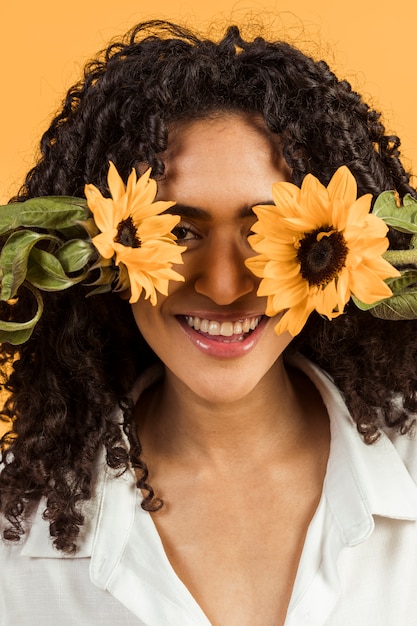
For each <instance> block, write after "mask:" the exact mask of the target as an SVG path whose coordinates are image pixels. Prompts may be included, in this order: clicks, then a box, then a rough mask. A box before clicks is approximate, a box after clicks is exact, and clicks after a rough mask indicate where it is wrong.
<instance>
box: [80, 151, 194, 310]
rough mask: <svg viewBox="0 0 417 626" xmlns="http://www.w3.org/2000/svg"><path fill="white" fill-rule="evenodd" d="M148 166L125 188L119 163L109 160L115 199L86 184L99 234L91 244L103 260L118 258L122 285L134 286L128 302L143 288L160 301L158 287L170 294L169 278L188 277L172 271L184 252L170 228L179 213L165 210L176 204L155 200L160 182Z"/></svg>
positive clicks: (125, 286) (129, 181)
mask: <svg viewBox="0 0 417 626" xmlns="http://www.w3.org/2000/svg"><path fill="white" fill-rule="evenodd" d="M150 173H151V169H150V168H149V169H148V170H147V171H146V172H145V173H144V174H143V175H142V176H141V177H140V178H139V179H137V177H136V172H135V170H132V172H131V174H130V175H129V178H128V181H127V185H126V187H125V185H124V183H123V180H122V179H121V177H120V176H119V174H118V172H117V169H116V167H115V166H114V164H113V163H111V162H110V166H109V173H108V177H107V180H108V186H109V189H110V193H111V198H105V197H104V196H103V195H102V194H101V192H100V191H99V190H98V189H97V187H95V186H94V185H86V186H85V196H86V198H87V202H88V207H89V209H90V210H91V212H92V213H93V216H94V222H95V224H96V226H97V228H98V229H99V230H100V233H99V234H98V235H96V236H95V237H92V243H93V244H94V246H95V247H96V248H97V250H98V251H99V253H100V254H101V256H102V257H103V258H104V259H111V258H113V257H114V262H115V264H116V265H117V266H119V269H120V275H119V276H120V278H119V283H120V288H121V289H124V288H129V287H130V292H131V296H130V302H131V303H133V302H137V300H138V299H139V297H140V295H141V293H142V290H143V289H144V290H145V298H150V301H151V304H153V305H155V304H156V300H157V298H156V291H159V292H160V293H162V294H164V295H167V293H168V283H169V281H170V280H176V281H183V280H184V277H183V276H181V274H178V272H176V271H174V270H173V269H172V265H173V264H174V263H182V262H183V261H182V258H181V253H182V252H183V251H184V250H185V249H186V248H185V247H184V246H178V245H177V244H176V243H175V241H176V238H175V236H174V235H173V234H172V232H171V231H172V229H173V228H174V227H175V226H176V225H177V224H178V222H179V220H180V217H179V216H177V215H171V214H162V213H163V212H164V211H166V210H167V209H169V208H170V207H171V206H173V205H174V204H175V202H163V201H157V202H154V199H155V196H156V192H157V185H156V182H155V181H154V180H153V179H151V178H150Z"/></svg>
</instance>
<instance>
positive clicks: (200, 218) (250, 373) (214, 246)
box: [132, 114, 291, 402]
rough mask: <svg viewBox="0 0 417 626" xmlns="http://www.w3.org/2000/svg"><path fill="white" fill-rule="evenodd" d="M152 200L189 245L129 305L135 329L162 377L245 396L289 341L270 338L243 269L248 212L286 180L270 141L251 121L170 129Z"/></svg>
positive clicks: (212, 392) (212, 396)
mask: <svg viewBox="0 0 417 626" xmlns="http://www.w3.org/2000/svg"><path fill="white" fill-rule="evenodd" d="M164 162H165V164H166V172H165V177H164V179H163V180H162V181H160V182H159V183H158V196H157V197H158V199H161V200H172V201H175V202H176V203H177V204H176V206H175V207H173V211H174V212H175V213H176V214H179V215H181V218H182V219H181V222H180V224H179V225H178V227H177V228H176V231H175V233H176V235H177V237H178V239H179V243H180V244H181V245H187V246H188V248H187V250H186V252H185V253H184V254H183V260H184V265H178V266H175V269H176V270H177V271H178V272H180V273H181V274H182V275H183V276H184V277H185V282H184V283H181V282H171V283H170V289H169V295H168V296H166V297H165V296H161V295H160V294H158V303H157V305H156V306H155V307H154V306H152V305H151V304H150V303H149V301H148V300H144V299H143V298H141V299H140V300H139V301H138V302H137V303H135V304H133V305H132V308H133V313H134V316H135V319H136V322H137V325H138V327H139V329H140V331H141V333H142V334H143V336H144V338H145V339H146V341H147V342H148V343H149V345H150V346H151V348H152V349H153V350H154V352H155V353H156V354H157V355H158V356H159V357H160V359H161V360H162V361H163V363H164V364H165V366H166V368H167V376H171V377H172V380H173V381H174V382H176V383H181V384H182V385H185V386H186V387H187V388H188V389H189V390H191V391H192V392H194V393H195V394H197V395H198V396H200V397H201V398H203V399H205V400H208V401H214V402H216V401H221V402H227V401H233V400H237V399H239V398H243V397H244V396H246V395H247V394H248V393H249V392H250V391H251V390H252V389H254V387H255V386H256V385H257V384H258V383H259V382H260V381H261V380H262V379H263V378H264V377H265V375H267V374H268V372H269V371H270V369H271V367H272V365H273V364H274V363H275V362H276V361H277V359H278V358H279V357H280V355H281V354H282V352H283V350H284V349H285V348H286V346H287V345H288V344H289V342H290V340H291V336H290V335H289V334H288V333H285V334H283V335H281V336H279V337H278V336H277V335H276V334H275V332H274V325H275V324H276V323H277V319H276V318H267V317H266V316H265V315H264V311H265V307H266V299H265V298H260V297H258V296H257V295H256V291H257V288H258V284H259V279H257V278H256V277H255V276H254V275H253V274H252V273H251V272H250V271H249V270H248V269H247V268H246V267H245V265H244V261H245V259H246V258H248V257H249V256H253V254H254V252H253V250H252V249H251V247H250V246H249V243H248V239H247V237H248V235H249V234H250V231H251V227H252V225H253V223H254V222H255V221H256V217H255V215H254V214H253V212H252V207H253V206H254V205H256V204H266V203H272V195H271V192H272V184H273V183H274V182H277V181H283V180H289V178H290V171H289V168H288V166H287V165H286V163H285V161H284V160H283V158H282V156H281V152H280V149H279V145H278V141H277V139H276V138H275V139H274V138H272V137H271V136H270V134H269V133H268V132H267V130H266V128H265V126H264V124H263V122H262V121H261V120H260V119H259V118H257V117H252V116H247V115H239V114H225V115H222V116H218V117H215V118H207V119H202V120H196V121H191V122H187V123H181V124H177V125H176V126H175V128H174V129H173V130H172V132H171V133H170V137H169V144H168V149H167V151H166V153H165V154H164Z"/></svg>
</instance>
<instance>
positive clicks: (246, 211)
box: [165, 200, 274, 221]
mask: <svg viewBox="0 0 417 626" xmlns="http://www.w3.org/2000/svg"><path fill="white" fill-rule="evenodd" d="M259 204H267V205H273V204H274V202H273V200H263V201H260V202H255V203H254V205H253V206H258V205H259ZM165 213H172V214H173V215H181V217H187V218H189V219H200V220H206V221H207V220H209V219H210V217H211V216H210V212H209V211H206V210H205V209H200V208H198V207H194V206H189V205H187V204H181V203H180V202H178V203H177V204H174V206H172V207H170V208H169V209H167V210H166V211H165ZM237 217H238V218H241V219H244V218H246V217H256V216H255V213H254V212H253V207H252V206H249V205H245V206H243V207H242V208H241V209H240V210H239V212H238V214H237Z"/></svg>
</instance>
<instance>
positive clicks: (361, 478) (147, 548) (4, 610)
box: [0, 360, 417, 626]
mask: <svg viewBox="0 0 417 626" xmlns="http://www.w3.org/2000/svg"><path fill="white" fill-rule="evenodd" d="M298 366H299V367H300V368H301V369H303V370H304V371H305V372H306V374H307V375H308V376H309V377H310V378H311V380H312V381H313V382H314V384H315V385H316V386H317V388H318V389H319V391H320V393H321V395H322V397H323V400H324V403H325V405H326V407H327V410H328V412H329V416H330V423H331V448H330V456H329V462H328V469H327V473H326V478H325V482H324V486H323V493H322V497H321V500H320V503H319V506H318V508H317V511H316V513H315V516H314V518H313V520H312V521H311V524H310V527H309V530H308V533H307V537H306V541H305V545H304V549H303V553H302V556H301V560H300V564H299V568H298V573H297V577H296V580H295V584H294V589H293V593H292V597H291V600H290V604H289V607H288V614H287V619H286V621H285V626H414V625H416V626H417V486H416V478H417V441H416V440H414V439H411V438H407V437H400V436H393V437H392V438H391V439H390V438H388V437H387V436H385V435H383V436H382V437H381V438H380V440H379V441H378V442H377V443H376V444H374V445H372V446H366V445H365V444H364V443H363V442H362V440H361V438H360V437H359V435H358V433H357V431H356V427H355V426H354V424H353V422H352V420H351V418H350V416H349V413H348V411H347V409H346V406H345V405H344V403H343V400H342V398H341V396H340V394H339V392H338V391H337V390H336V389H335V387H334V386H333V384H332V383H331V381H330V380H329V379H328V377H327V376H326V375H325V374H323V373H322V372H320V371H319V370H318V369H317V368H316V367H314V366H312V365H311V364H310V363H308V362H305V361H304V360H300V362H298ZM149 382H150V381H149V380H146V377H145V379H142V380H141V382H140V385H139V386H138V388H137V389H136V392H135V395H137V394H138V393H140V388H143V387H144V386H146V385H147V384H149ZM44 508H45V504H44V502H41V503H40V506H39V508H38V510H37V513H36V515H35V517H34V519H33V520H32V522H31V526H30V531H29V532H28V533H27V535H26V536H25V538H24V539H23V540H22V542H21V544H18V545H15V544H13V545H6V544H5V543H2V542H0V626H41V625H42V626H57V624H59V626H97V625H100V626H144V625H146V626H210V622H209V620H208V619H207V617H206V616H205V614H204V613H203V611H202V610H201V608H200V607H199V606H198V604H197V602H196V601H195V600H194V598H193V597H192V596H191V594H190V592H189V591H188V589H187V588H186V587H185V585H184V584H183V583H182V582H181V580H180V579H179V578H178V576H177V575H176V574H175V572H174V570H173V568H172V567H171V565H170V563H169V561H168V558H167V556H166V554H165V552H164V549H163V546H162V543H161V540H160V538H159V535H158V532H157V530H156V528H155V525H154V523H153V521H152V518H151V516H150V515H149V513H146V512H145V511H143V510H142V509H141V508H140V494H139V493H138V490H137V489H136V487H135V478H134V476H133V474H132V473H129V472H126V473H125V474H124V475H123V476H121V477H115V475H114V473H113V472H112V471H111V470H109V468H107V467H106V465H105V463H104V460H101V461H100V463H99V466H98V469H97V482H96V491H95V497H94V498H93V499H92V500H91V501H90V502H89V504H88V510H86V518H88V522H87V523H86V525H85V527H84V528H83V531H82V533H81V536H80V538H79V542H78V545H79V550H78V552H77V554H76V556H75V557H68V556H64V555H62V554H61V553H60V552H58V551H56V550H55V549H54V548H53V546H52V544H51V542H50V539H49V531H48V525H47V523H46V522H45V521H44V520H43V519H42V511H43V510H44ZM260 540H262V538H260ZM225 626H227V624H225ZM257 626H258V625H257ZM260 626H261V625H260Z"/></svg>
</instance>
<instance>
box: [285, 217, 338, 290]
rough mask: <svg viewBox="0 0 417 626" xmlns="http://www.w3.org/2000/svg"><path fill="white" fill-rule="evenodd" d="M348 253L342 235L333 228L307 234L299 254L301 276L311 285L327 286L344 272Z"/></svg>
mask: <svg viewBox="0 0 417 626" xmlns="http://www.w3.org/2000/svg"><path fill="white" fill-rule="evenodd" d="M347 253H348V248H347V245H346V241H345V239H344V237H343V235H342V233H340V232H339V231H337V230H334V229H333V228H332V227H331V226H324V227H323V228H319V229H317V230H314V231H313V232H311V233H306V234H305V235H304V237H303V239H301V240H300V242H299V248H298V252H297V259H298V261H299V262H300V266H301V269H300V271H301V276H302V277H303V278H304V280H306V281H307V282H308V283H309V284H310V285H322V286H325V285H327V284H328V283H329V282H330V281H331V280H333V279H334V278H336V276H337V275H338V274H339V272H340V271H341V270H342V268H343V266H344V264H345V261H346V255H347Z"/></svg>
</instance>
